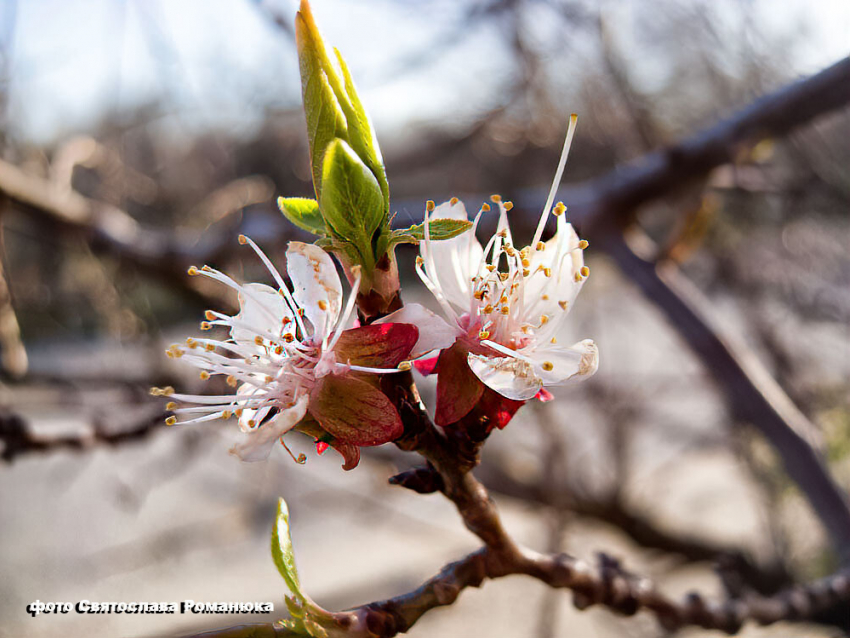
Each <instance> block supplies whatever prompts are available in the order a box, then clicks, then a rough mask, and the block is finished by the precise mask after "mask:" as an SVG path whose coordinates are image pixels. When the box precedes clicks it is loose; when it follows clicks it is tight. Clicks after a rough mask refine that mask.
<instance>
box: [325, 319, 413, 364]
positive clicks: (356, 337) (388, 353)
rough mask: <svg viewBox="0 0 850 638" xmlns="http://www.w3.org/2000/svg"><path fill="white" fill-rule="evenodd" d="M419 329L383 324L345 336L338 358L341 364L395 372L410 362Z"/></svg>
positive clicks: (352, 330) (357, 329)
mask: <svg viewBox="0 0 850 638" xmlns="http://www.w3.org/2000/svg"><path fill="white" fill-rule="evenodd" d="M418 339H419V329H418V328H417V327H416V326H414V325H412V324H409V323H380V324H372V325H369V326H360V327H359V328H351V329H350V330H346V331H345V332H343V333H342V334H341V335H340V337H339V341H338V342H337V344H336V346H335V347H334V354H335V355H336V360H337V361H339V362H340V363H351V364H352V365H356V366H368V367H370V368H394V367H396V366H397V365H398V364H399V363H401V362H402V361H404V360H405V359H407V357H408V356H409V355H410V351H411V349H412V348H413V346H414V345H416V341H417V340H418Z"/></svg>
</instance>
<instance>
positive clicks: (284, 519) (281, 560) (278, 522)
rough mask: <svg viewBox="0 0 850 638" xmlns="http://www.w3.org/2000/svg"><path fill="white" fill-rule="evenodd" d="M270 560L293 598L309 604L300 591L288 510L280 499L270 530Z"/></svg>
mask: <svg viewBox="0 0 850 638" xmlns="http://www.w3.org/2000/svg"><path fill="white" fill-rule="evenodd" d="M272 558H273V559H274V564H275V566H276V567H277V571H279V572H280V575H281V576H283V580H284V581H285V582H286V586H287V587H288V588H289V591H290V592H292V594H293V596H295V598H296V599H298V601H300V602H301V603H302V604H304V605H308V604H310V603H311V602H312V601H310V599H309V598H308V597H307V595H306V594H305V593H304V592H303V591H302V590H301V582H300V581H299V579H298V570H297V569H296V568H295V553H294V551H293V549H292V537H291V535H290V533H289V508H288V507H287V505H286V501H284V500H283V499H282V498H279V499H278V500H277V517H276V519H275V524H274V527H273V528H272Z"/></svg>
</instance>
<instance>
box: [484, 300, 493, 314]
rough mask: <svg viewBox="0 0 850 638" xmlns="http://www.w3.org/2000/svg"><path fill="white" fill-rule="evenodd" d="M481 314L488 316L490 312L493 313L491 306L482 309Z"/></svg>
mask: <svg viewBox="0 0 850 638" xmlns="http://www.w3.org/2000/svg"><path fill="white" fill-rule="evenodd" d="M481 312H483V313H484V314H485V315H489V314H490V313H491V312H493V304H489V303H488V304H487V305H486V306H484V309H483V310H482V311H481Z"/></svg>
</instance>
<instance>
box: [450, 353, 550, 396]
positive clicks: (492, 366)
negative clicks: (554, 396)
mask: <svg viewBox="0 0 850 638" xmlns="http://www.w3.org/2000/svg"><path fill="white" fill-rule="evenodd" d="M467 362H468V363H469V368H470V369H471V370H472V372H473V373H474V374H475V376H476V377H478V378H479V379H480V380H481V382H482V383H483V384H484V385H486V386H487V387H488V388H490V389H491V390H495V391H496V392H498V393H499V394H501V395H502V396H503V397H507V398H509V399H513V400H514V401H528V400H529V399H531V398H533V397H534V395H535V394H537V393H538V392H539V391H540V388H542V387H543V382H542V381H541V380H540V379H539V378H538V377H536V376H535V374H534V371H533V370H532V367H531V365H530V364H528V363H526V362H525V361H522V360H520V359H514V358H512V357H487V356H484V355H477V354H470V355H469V356H468V357H467Z"/></svg>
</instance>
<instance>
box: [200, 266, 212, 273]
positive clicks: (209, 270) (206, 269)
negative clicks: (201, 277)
mask: <svg viewBox="0 0 850 638" xmlns="http://www.w3.org/2000/svg"><path fill="white" fill-rule="evenodd" d="M201 270H203V271H204V272H212V268H210V267H209V266H201Z"/></svg>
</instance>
